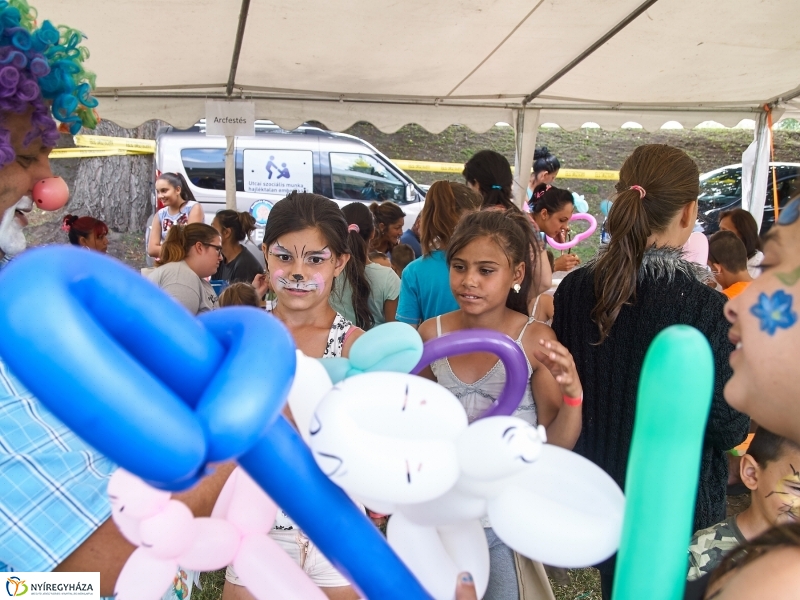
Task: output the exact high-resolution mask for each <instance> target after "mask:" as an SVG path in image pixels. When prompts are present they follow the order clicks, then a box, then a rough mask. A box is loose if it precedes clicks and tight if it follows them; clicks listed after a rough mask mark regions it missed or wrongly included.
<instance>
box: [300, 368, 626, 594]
mask: <svg viewBox="0 0 800 600" xmlns="http://www.w3.org/2000/svg"><path fill="white" fill-rule="evenodd" d="M297 364H298V367H297V369H298V371H297V376H296V379H295V381H296V382H297V383H296V384H295V387H294V388H293V389H292V391H291V392H290V394H289V405H290V407H291V409H292V413H293V414H294V417H295V420H296V422H297V425H298V428H299V430H300V432H301V433H302V435H303V437H304V439H305V440H306V441H307V442H308V444H309V446H310V447H311V449H312V451H313V453H314V457H315V459H316V461H317V464H318V465H319V466H320V468H321V469H322V470H323V471H324V472H325V473H326V474H327V475H328V476H329V477H330V478H331V479H332V480H333V481H334V482H335V483H337V484H338V485H339V486H341V487H342V488H343V489H344V490H345V491H346V492H347V493H348V494H350V495H351V496H353V497H354V498H357V499H358V500H359V501H361V502H363V503H364V504H365V505H366V506H368V507H369V508H371V509H373V510H377V511H380V512H384V513H387V514H391V515H392V517H391V518H390V520H389V525H388V531H387V537H388V541H389V544H390V545H391V546H392V548H393V549H394V550H395V551H396V552H397V554H398V555H399V556H400V558H401V559H402V560H403V561H404V562H405V563H406V564H407V565H408V567H409V568H410V569H411V571H412V572H413V573H414V575H415V576H417V578H418V579H419V580H420V582H421V583H422V584H423V585H424V586H425V588H426V589H427V590H428V592H429V593H430V594H431V595H432V596H434V597H435V598H436V599H437V600H450V599H452V597H453V581H454V580H455V579H456V575H457V574H458V573H459V572H461V571H469V572H471V573H472V575H473V578H474V579H475V583H476V587H477V590H478V594H479V596H482V595H483V594H484V592H485V591H486V586H487V583H488V579H489V551H488V547H487V542H486V537H485V536H484V533H483V527H482V525H481V519H482V518H484V517H488V518H489V519H490V520H491V526H492V527H493V528H494V531H495V533H496V534H497V535H498V536H499V537H500V539H502V540H503V541H504V542H505V543H506V544H507V545H508V546H510V547H511V548H513V549H514V550H516V551H517V552H519V553H520V554H522V555H524V556H527V557H529V558H531V559H533V560H538V561H541V562H544V563H546V564H550V565H554V566H562V567H570V568H574V567H584V566H589V565H593V564H596V563H598V562H600V561H602V560H604V559H606V558H608V557H609V556H611V555H612V554H613V553H614V552H615V551H616V549H617V547H618V545H619V540H620V534H621V529H622V517H623V513H624V504H625V500H624V496H623V494H622V491H621V490H620V489H619V487H618V486H617V484H616V483H615V482H614V481H613V480H612V479H611V478H610V477H609V476H608V475H607V474H606V473H605V472H603V471H602V470H601V469H600V468H599V467H597V466H596V465H594V464H593V463H591V462H589V461H588V460H586V459H584V458H582V457H580V456H578V455H577V454H574V453H572V452H569V451H567V450H564V449H562V448H558V447H555V446H550V445H547V444H545V441H546V440H545V435H544V428H543V427H539V428H538V429H536V428H534V427H533V426H531V425H530V424H528V423H527V422H525V421H523V420H521V419H518V418H515V417H489V418H486V419H481V420H478V421H476V422H474V423H472V424H471V425H470V424H468V422H467V417H466V414H465V412H464V409H463V407H462V406H461V403H460V402H459V401H458V400H457V399H456V398H455V396H453V395H452V394H451V393H450V392H449V391H447V390H446V389H445V388H443V387H441V386H439V385H438V384H436V383H434V382H432V381H429V380H427V379H423V378H420V377H417V376H414V375H406V374H403V373H390V372H375V373H364V374H359V375H356V376H354V377H350V378H347V379H344V380H343V381H340V382H339V383H337V384H336V385H333V384H332V383H331V380H330V378H329V377H328V376H327V373H325V372H324V369H323V368H322V367H321V366H320V364H319V362H317V361H315V360H313V359H309V358H307V357H305V356H303V355H302V354H299V353H298V363H297Z"/></svg>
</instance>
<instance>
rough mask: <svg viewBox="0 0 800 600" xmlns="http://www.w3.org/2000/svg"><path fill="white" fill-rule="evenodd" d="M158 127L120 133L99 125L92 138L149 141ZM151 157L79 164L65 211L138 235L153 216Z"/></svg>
mask: <svg viewBox="0 0 800 600" xmlns="http://www.w3.org/2000/svg"><path fill="white" fill-rule="evenodd" d="M161 124H162V123H161V122H160V121H147V122H146V123H144V124H143V125H140V126H139V127H137V128H135V129H123V128H122V127H120V126H119V125H117V124H115V123H112V122H111V121H101V122H100V123H99V125H98V126H97V129H96V130H95V131H85V132H84V133H87V134H92V135H107V136H114V137H127V138H139V139H149V140H153V139H155V137H156V131H157V129H158V127H159V125H161ZM154 183H155V182H154V181H153V155H152V154H147V155H143V156H101V157H98V158H85V159H82V160H81V161H80V166H79V167H78V174H77V176H76V178H75V185H74V187H73V188H72V197H71V199H70V204H69V211H70V212H71V213H73V214H80V215H84V214H88V215H91V216H93V217H96V218H98V219H100V220H102V221H104V222H105V223H106V225H108V227H109V228H110V229H112V230H114V231H120V232H140V231H142V230H144V228H145V225H146V223H147V220H148V217H149V216H151V215H152V214H153V208H154V207H153V185H154Z"/></svg>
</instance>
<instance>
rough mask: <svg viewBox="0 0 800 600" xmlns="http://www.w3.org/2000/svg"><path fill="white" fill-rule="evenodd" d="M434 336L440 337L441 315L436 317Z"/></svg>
mask: <svg viewBox="0 0 800 600" xmlns="http://www.w3.org/2000/svg"><path fill="white" fill-rule="evenodd" d="M436 337H442V315H438V316H437V317H436Z"/></svg>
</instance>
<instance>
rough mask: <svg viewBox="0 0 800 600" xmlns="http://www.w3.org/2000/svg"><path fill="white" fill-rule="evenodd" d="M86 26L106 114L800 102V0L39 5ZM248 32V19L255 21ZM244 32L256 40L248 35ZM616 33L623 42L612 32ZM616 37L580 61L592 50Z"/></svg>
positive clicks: (214, 0) (463, 112)
mask: <svg viewBox="0 0 800 600" xmlns="http://www.w3.org/2000/svg"><path fill="white" fill-rule="evenodd" d="M36 6H37V8H38V9H39V14H40V15H41V17H42V18H47V19H50V20H51V21H53V22H54V23H56V24H58V23H68V24H70V25H71V26H74V27H77V28H79V29H81V30H82V31H84V32H85V33H86V34H87V36H88V38H89V39H88V42H87V45H88V47H89V48H90V50H91V52H92V55H91V58H90V59H89V62H88V66H89V68H90V69H92V70H94V71H95V72H96V73H97V83H98V96H100V97H101V98H102V102H101V106H100V112H101V115H102V116H104V117H105V118H108V119H111V120H113V121H115V122H116V123H119V124H120V125H124V126H134V125H138V124H140V123H142V122H143V121H145V120H147V119H150V118H154V117H158V118H161V119H164V120H166V121H168V122H170V123H172V124H174V125H176V126H188V125H190V124H193V123H194V122H195V121H196V120H197V119H198V118H199V117H201V116H202V115H203V112H204V103H203V101H204V99H205V98H211V97H226V96H227V94H228V93H231V94H232V95H233V96H234V97H237V98H241V97H247V98H248V99H251V98H252V99H255V100H256V101H257V109H256V110H257V112H256V116H257V117H258V118H268V119H271V120H273V121H275V122H276V123H278V124H280V125H281V126H283V127H286V128H293V127H295V126H297V125H299V124H300V123H302V122H304V121H308V120H318V121H321V122H323V123H325V124H326V125H327V126H328V127H330V128H332V129H337V130H342V129H345V128H347V127H348V126H349V125H351V124H352V123H354V122H355V121H358V120H367V121H370V122H371V123H373V124H374V125H375V126H376V127H378V128H379V129H381V130H383V131H394V130H396V129H397V128H399V127H400V126H402V125H404V124H406V123H411V122H415V123H418V124H420V125H421V126H423V127H425V128H426V129H428V130H430V131H434V132H436V131H440V130H441V129H443V128H444V127H447V126H448V125H450V124H452V123H460V124H463V125H467V126H469V127H470V128H472V129H475V130H477V131H483V130H486V129H488V128H490V127H491V126H492V125H494V123H496V122H498V121H505V122H509V123H512V122H514V118H513V111H516V110H517V109H519V108H520V107H521V106H522V105H523V102H524V101H527V102H525V105H526V108H528V109H529V110H531V111H535V110H537V109H541V115H540V116H538V117H536V120H537V121H538V122H555V123H558V124H559V125H561V126H562V127H565V128H567V129H573V128H576V127H580V125H581V124H583V123H585V122H587V121H593V122H596V123H598V124H600V125H601V126H602V127H606V128H617V127H619V126H621V125H622V124H623V123H625V122H626V121H635V122H637V123H641V124H642V125H643V126H644V127H645V128H646V129H653V128H657V127H659V126H661V125H662V124H663V123H664V122H666V121H670V120H672V121H679V122H681V123H682V124H683V125H684V126H687V127H688V126H693V125H696V124H697V123H700V122H701V121H706V120H712V119H713V120H715V121H717V122H719V123H722V124H723V125H726V126H732V125H735V124H736V123H738V122H739V121H740V120H741V119H745V118H751V119H753V118H755V114H754V113H755V112H758V111H760V110H761V107H762V106H763V105H764V104H765V103H777V106H780V104H781V102H780V99H781V98H783V99H785V100H784V101H786V100H789V99H791V97H792V96H794V95H800V87H799V86H800V36H798V35H797V33H796V8H797V5H796V0H763V1H761V2H758V3H754V2H752V1H751V0H726V2H722V3H720V2H712V1H711V0H648V1H647V2H645V3H644V4H642V0H602V1H600V0H438V1H437V2H430V0H403V1H402V2H397V1H396V0H347V1H346V2H343V1H332V2H309V1H305V2H303V1H299V2H298V1H297V0H271V1H270V2H266V1H264V0H252V1H250V0H244V2H237V1H236V0H114V1H113V2H101V1H100V0H38V1H37V2H36ZM240 26H241V27H240ZM240 29H241V35H237V32H238V31H240ZM609 34H612V35H610V37H609ZM607 37H608V38H609V39H608V41H606V42H605V43H600V44H599V47H598V48H597V49H596V50H594V51H593V52H591V53H589V54H588V56H586V57H585V58H584V59H583V60H580V61H579V62H577V64H574V66H572V67H571V68H570V65H572V64H573V63H575V61H576V59H580V57H581V56H582V55H584V54H585V53H586V52H587V50H591V49H592V48H593V46H595V45H597V44H598V43H599V42H602V41H603V40H604V39H606V38H607Z"/></svg>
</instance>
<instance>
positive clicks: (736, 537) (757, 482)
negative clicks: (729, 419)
mask: <svg viewBox="0 0 800 600" xmlns="http://www.w3.org/2000/svg"><path fill="white" fill-rule="evenodd" d="M739 468H740V474H741V477H742V483H744V485H745V486H747V488H748V489H749V490H750V506H749V507H748V508H747V509H746V510H745V511H744V512H742V513H740V514H739V515H736V516H732V517H728V518H727V519H725V520H724V521H723V522H722V523H717V524H716V525H713V526H711V527H709V528H707V529H703V530H701V531H698V532H697V533H695V534H694V536H693V537H692V541H691V544H690V546H689V574H688V579H689V581H692V580H694V579H697V578H698V577H700V576H702V575H704V574H706V573H710V572H711V571H713V570H714V569H715V568H716V567H717V566H719V564H720V563H721V562H722V559H723V558H724V556H725V555H726V554H727V553H728V552H730V551H731V550H734V549H735V548H737V547H738V546H739V545H741V544H744V543H746V542H748V541H750V540H753V539H754V538H756V537H758V536H759V535H761V534H762V533H764V532H765V531H767V530H768V529H770V528H771V527H774V526H775V525H781V524H786V523H796V522H797V521H798V519H799V518H800V446H798V445H797V444H795V443H794V442H792V441H789V440H787V439H786V438H783V437H780V436H779V435H775V434H774V433H772V432H770V431H767V430H766V429H764V428H763V427H759V428H758V429H757V430H756V433H755V435H754V436H753V441H752V442H750V448H749V449H748V451H747V454H745V455H744V456H743V457H742V462H741V465H740V467H739Z"/></svg>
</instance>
